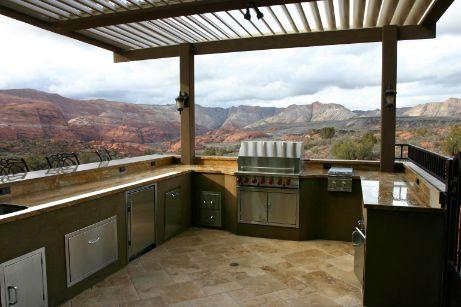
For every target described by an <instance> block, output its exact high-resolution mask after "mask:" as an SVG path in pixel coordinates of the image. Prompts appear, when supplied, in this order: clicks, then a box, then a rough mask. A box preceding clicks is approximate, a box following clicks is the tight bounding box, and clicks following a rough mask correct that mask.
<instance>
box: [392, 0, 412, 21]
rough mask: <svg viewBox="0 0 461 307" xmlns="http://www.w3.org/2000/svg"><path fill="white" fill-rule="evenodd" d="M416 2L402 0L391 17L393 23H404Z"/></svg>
mask: <svg viewBox="0 0 461 307" xmlns="http://www.w3.org/2000/svg"><path fill="white" fill-rule="evenodd" d="M414 4H415V0H400V1H399V3H398V4H397V8H396V9H395V13H394V17H392V19H391V25H396V26H401V25H403V23H404V22H405V20H406V19H407V17H408V14H409V13H410V10H411V8H412V7H413V5H414Z"/></svg>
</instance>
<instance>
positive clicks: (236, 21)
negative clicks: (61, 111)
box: [226, 11, 253, 37]
mask: <svg viewBox="0 0 461 307" xmlns="http://www.w3.org/2000/svg"><path fill="white" fill-rule="evenodd" d="M226 14H227V15H229V16H230V18H232V20H233V21H234V22H235V23H236V24H238V25H239V26H240V28H242V29H243V31H245V32H246V33H248V35H249V36H250V37H253V34H251V32H250V31H248V29H247V28H245V27H244V26H243V24H241V23H240V22H239V21H238V20H237V19H236V18H235V17H234V16H233V15H232V14H231V13H230V12H228V11H226Z"/></svg>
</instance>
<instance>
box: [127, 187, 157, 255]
mask: <svg viewBox="0 0 461 307" xmlns="http://www.w3.org/2000/svg"><path fill="white" fill-rule="evenodd" d="M127 201H128V204H127V205H128V219H129V220H128V226H129V229H128V256H129V257H132V256H134V255H136V254H138V253H139V252H141V251H142V250H143V249H145V248H146V247H148V246H151V245H152V244H154V243H155V220H154V219H155V208H154V207H155V206H154V204H155V191H154V187H146V188H143V189H138V190H136V192H135V193H130V194H128V196H127Z"/></svg>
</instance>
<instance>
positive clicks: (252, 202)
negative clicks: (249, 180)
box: [239, 189, 267, 224]
mask: <svg viewBox="0 0 461 307" xmlns="http://www.w3.org/2000/svg"><path fill="white" fill-rule="evenodd" d="M239 193H240V195H239V202H240V203H239V222H244V223H255V224H259V223H267V192H265V191H258V190H245V189H240V191H239Z"/></svg>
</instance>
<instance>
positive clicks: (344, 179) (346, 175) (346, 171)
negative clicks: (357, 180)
mask: <svg viewBox="0 0 461 307" xmlns="http://www.w3.org/2000/svg"><path fill="white" fill-rule="evenodd" d="M353 175H354V170H353V169H352V168H346V167H332V168H330V170H329V171H328V191H330V192H352V176H353Z"/></svg>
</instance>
